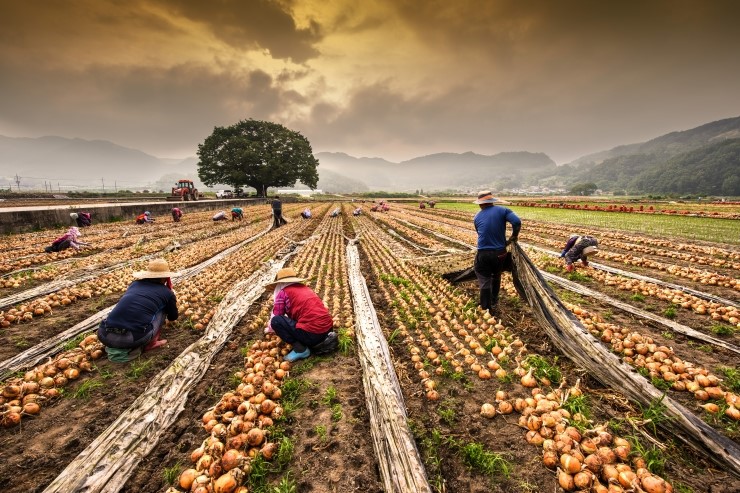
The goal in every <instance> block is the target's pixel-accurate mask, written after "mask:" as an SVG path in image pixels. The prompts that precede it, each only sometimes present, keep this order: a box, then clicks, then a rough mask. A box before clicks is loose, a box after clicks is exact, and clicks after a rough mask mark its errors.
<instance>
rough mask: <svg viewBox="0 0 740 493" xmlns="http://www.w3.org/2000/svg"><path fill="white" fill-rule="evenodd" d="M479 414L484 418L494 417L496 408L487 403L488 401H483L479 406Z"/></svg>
mask: <svg viewBox="0 0 740 493" xmlns="http://www.w3.org/2000/svg"><path fill="white" fill-rule="evenodd" d="M480 415H481V416H483V417H484V418H489V419H490V418H494V417H496V408H495V407H493V404H489V403H488V402H485V403H483V405H482V406H481V407H480Z"/></svg>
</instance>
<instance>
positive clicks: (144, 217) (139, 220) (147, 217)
mask: <svg viewBox="0 0 740 493" xmlns="http://www.w3.org/2000/svg"><path fill="white" fill-rule="evenodd" d="M154 221H155V219H154V218H153V217H152V213H151V212H149V211H144V213H143V214H139V215H138V216H136V224H146V223H153V222H154Z"/></svg>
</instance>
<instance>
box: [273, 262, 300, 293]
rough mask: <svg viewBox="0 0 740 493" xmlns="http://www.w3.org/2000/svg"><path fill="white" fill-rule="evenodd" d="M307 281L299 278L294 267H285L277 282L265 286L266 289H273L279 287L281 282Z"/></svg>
mask: <svg viewBox="0 0 740 493" xmlns="http://www.w3.org/2000/svg"><path fill="white" fill-rule="evenodd" d="M303 281H305V279H303V278H300V277H298V274H296V271H295V269H293V268H292V267H285V268H283V269H280V270H279V271H278V273H277V275H276V276H275V282H271V283H270V284H268V285H266V286H265V289H273V288H274V287H275V286H277V284H278V283H281V282H286V283H288V282H303Z"/></svg>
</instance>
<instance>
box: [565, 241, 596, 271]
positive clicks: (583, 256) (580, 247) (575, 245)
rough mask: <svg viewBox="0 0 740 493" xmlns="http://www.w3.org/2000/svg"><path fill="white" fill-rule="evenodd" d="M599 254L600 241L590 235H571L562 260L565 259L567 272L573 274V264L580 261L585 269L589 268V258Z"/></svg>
mask: <svg viewBox="0 0 740 493" xmlns="http://www.w3.org/2000/svg"><path fill="white" fill-rule="evenodd" d="M597 253H599V241H598V240H597V239H596V238H594V237H593V236H590V235H585V236H579V235H570V238H568V242H567V243H566V244H565V248H564V249H563V251H562V252H561V253H560V258H564V259H565V270H567V271H568V272H573V270H575V266H574V265H573V262H576V261H577V260H579V259H580V261H581V263H582V264H583V265H584V267H588V256H589V255H596V254H597Z"/></svg>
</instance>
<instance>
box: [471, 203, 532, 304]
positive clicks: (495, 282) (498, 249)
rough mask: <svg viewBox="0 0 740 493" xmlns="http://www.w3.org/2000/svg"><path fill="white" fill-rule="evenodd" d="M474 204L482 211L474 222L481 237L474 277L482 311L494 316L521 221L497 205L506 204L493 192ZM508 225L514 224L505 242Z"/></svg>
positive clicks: (511, 212)
mask: <svg viewBox="0 0 740 493" xmlns="http://www.w3.org/2000/svg"><path fill="white" fill-rule="evenodd" d="M474 203H476V204H478V205H479V206H480V211H479V212H478V213H477V214H476V215H475V218H473V224H474V225H475V231H476V233H478V253H476V255H475V264H474V265H473V270H475V276H476V277H477V278H478V287H479V288H480V307H481V308H482V309H483V310H488V311H489V312H490V313H492V314H494V313H495V312H497V311H498V307H497V305H498V293H499V290H500V289H501V271H502V269H503V265H504V260H505V259H506V245H507V244H508V243H509V242H512V241H517V239H518V238H519V230H520V229H521V228H522V221H521V220H520V219H519V218H518V217H517V215H516V214H514V212H513V211H512V210H511V209H508V208H506V207H501V206H497V205H495V204H496V203H503V202H502V201H500V200H498V199H496V198H494V197H493V194H492V193H491V191H490V190H485V191H482V192H479V193H478V200H476V201H475V202H474ZM506 223H509V224H511V228H512V233H511V236H510V237H509V241H506Z"/></svg>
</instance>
